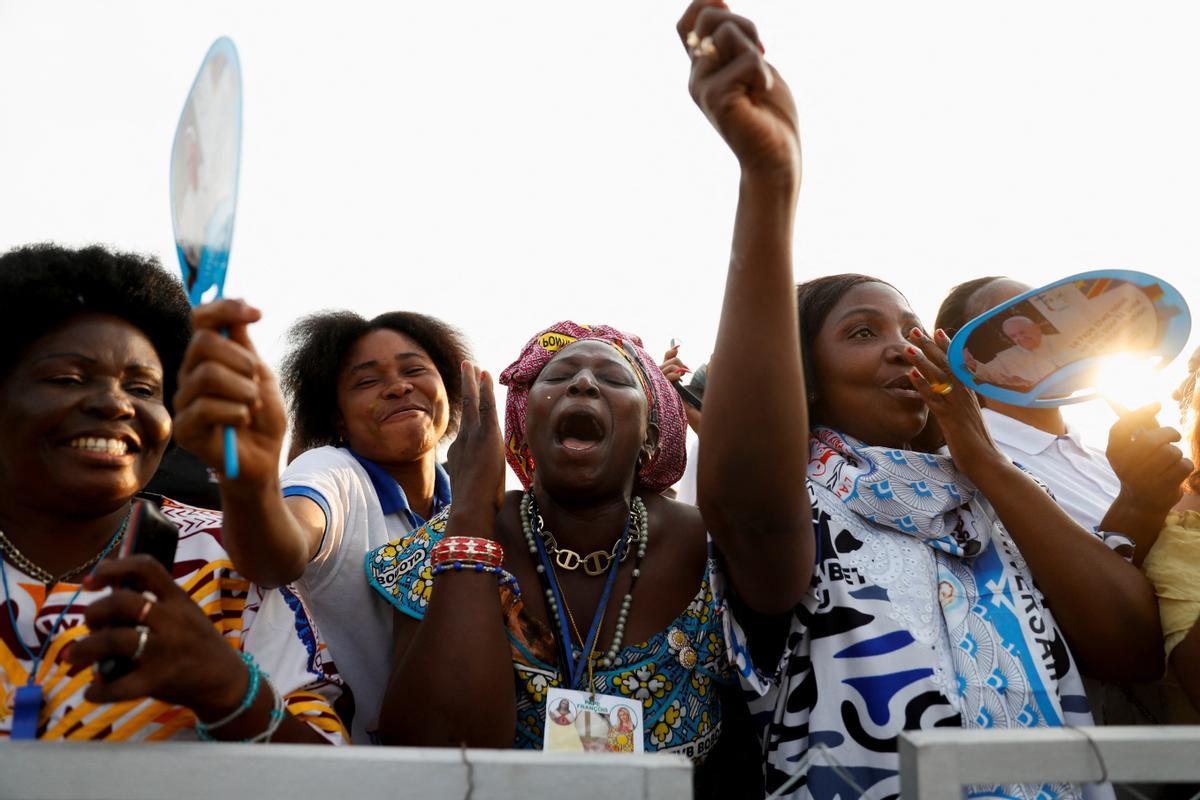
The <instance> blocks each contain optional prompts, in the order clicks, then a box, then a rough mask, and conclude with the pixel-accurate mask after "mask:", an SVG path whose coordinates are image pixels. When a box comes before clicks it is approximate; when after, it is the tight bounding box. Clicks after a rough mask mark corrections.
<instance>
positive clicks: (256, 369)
mask: <svg viewBox="0 0 1200 800" xmlns="http://www.w3.org/2000/svg"><path fill="white" fill-rule="evenodd" d="M260 317H261V314H260V313H259V312H258V310H257V309H254V308H252V307H251V306H249V305H247V304H246V303H244V302H242V301H240V300H218V301H217V302H215V303H210V304H208V305H205V306H200V307H199V308H197V309H196V310H195V311H194V312H193V315H192V321H193V327H194V331H195V333H193V335H192V341H191V344H189V346H188V350H187V353H186V355H185V356H184V361H183V366H182V367H181V368H180V371H179V390H178V391H177V392H176V394H175V438H176V439H177V440H178V441H179V442H180V444H182V445H183V446H184V447H186V448H187V449H189V450H191V451H192V452H193V453H195V454H196V455H197V456H199V457H200V458H201V459H203V460H204V461H205V462H206V463H207V464H208V465H209V466H211V467H213V468H214V469H217V470H218V473H220V470H221V467H222V465H223V464H224V438H223V429H224V427H225V426H226V425H233V426H234V427H236V428H237V432H238V436H237V443H238V464H239V467H240V474H239V475H238V478H237V480H229V479H228V478H226V477H224V475H222V476H221V478H220V487H221V503H222V507H223V511H224V517H225V521H224V526H223V529H222V532H221V537H222V543H223V544H224V546H225V548H226V549H227V550H228V551H229V555H230V557H231V558H232V559H233V563H234V564H235V565H236V566H237V568H238V571H239V572H241V573H242V574H243V575H245V576H246V577H247V578H249V579H250V580H251V581H253V582H255V583H257V584H258V585H260V586H264V587H275V586H281V585H283V584H286V583H290V582H291V581H294V580H296V579H297V578H299V577H300V576H301V575H302V574H303V572H304V568H305V567H306V566H307V564H308V563H309V561H311V560H312V558H313V556H315V555H316V553H317V550H318V548H319V547H320V544H321V539H322V537H323V535H324V533H325V528H326V523H327V521H326V519H325V515H324V512H323V511H322V509H321V508H320V506H318V505H317V504H316V503H315V502H313V501H312V500H310V499H308V498H304V497H289V498H286V499H285V498H284V497H283V494H282V492H281V491H280V484H279V455H280V451H281V448H282V446H283V434H284V431H285V430H286V428H287V421H286V418H285V415H284V412H283V400H282V397H281V396H280V393H279V386H278V384H277V383H276V381H275V376H274V375H272V374H271V370H270V369H269V368H268V367H267V366H266V364H264V363H263V362H262V360H261V359H259V357H258V354H257V353H256V352H255V349H254V344H253V343H252V342H251V341H250V337H249V333H248V330H247V328H248V326H249V325H250V324H251V323H253V322H256V321H257V320H258V319H259V318H260ZM222 330H227V331H228V332H229V336H228V338H226V337H223V336H222V335H221V333H220V331H222Z"/></svg>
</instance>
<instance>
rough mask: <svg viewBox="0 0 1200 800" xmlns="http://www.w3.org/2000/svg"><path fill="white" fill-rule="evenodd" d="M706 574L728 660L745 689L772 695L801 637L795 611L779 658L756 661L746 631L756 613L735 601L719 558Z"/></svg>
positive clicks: (752, 623)
mask: <svg viewBox="0 0 1200 800" xmlns="http://www.w3.org/2000/svg"><path fill="white" fill-rule="evenodd" d="M709 576H710V581H711V585H712V589H713V595H714V596H715V597H716V598H719V600H718V602H719V604H720V616H721V629H722V633H723V634H724V637H725V647H726V657H727V659H728V661H729V663H730V664H731V665H732V666H733V670H734V672H735V673H736V674H737V676H738V678H739V679H740V680H741V684H742V686H743V687H744V688H745V689H747V690H748V691H750V692H751V693H752V694H755V695H757V696H758V697H760V698H762V697H768V696H770V695H772V694H773V693H774V692H776V691H778V690H779V687H780V684H781V682H782V677H783V676H784V675H785V674H786V672H787V668H788V663H789V662H790V660H791V656H792V644H793V642H795V641H798V640H799V638H800V636H799V635H797V634H798V631H797V629H796V626H797V624H798V619H797V618H796V616H795V614H792V615H790V617H789V619H790V620H791V622H790V623H789V624H790V625H791V630H790V631H789V632H788V634H787V637H786V641H785V642H784V647H783V649H782V650H781V651H780V653H779V658H778V659H775V658H771V659H770V660H769V661H766V660H764V661H763V662H761V663H756V662H755V660H754V657H753V656H752V655H751V652H752V649H751V644H750V635H749V634H748V633H747V628H750V629H753V628H754V624H755V622H756V621H757V620H756V619H755V613H754V612H753V611H750V610H748V609H746V608H745V607H744V606H742V605H741V604H740V603H738V602H737V599H736V597H735V596H734V595H733V593H732V587H730V585H729V584H728V582H727V579H726V577H725V575H724V573H723V571H722V570H721V568H720V561H719V560H718V559H713V560H712V561H711V562H710V571H709Z"/></svg>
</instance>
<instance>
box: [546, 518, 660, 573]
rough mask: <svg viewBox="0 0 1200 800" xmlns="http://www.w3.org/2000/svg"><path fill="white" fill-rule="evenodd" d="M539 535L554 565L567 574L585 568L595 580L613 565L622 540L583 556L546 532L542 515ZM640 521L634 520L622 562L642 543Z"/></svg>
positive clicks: (618, 539) (622, 555)
mask: <svg viewBox="0 0 1200 800" xmlns="http://www.w3.org/2000/svg"><path fill="white" fill-rule="evenodd" d="M537 521H538V534H540V535H541V537H542V541H543V542H545V544H546V554H547V555H548V556H550V557H551V558H553V559H554V563H555V564H556V565H558V567H559V568H560V569H565V570H566V571H567V572H574V571H575V570H577V569H579V568H580V567H581V566H582V567H583V571H584V572H586V573H587V574H588V575H590V576H592V577H593V578H594V577H596V576H597V575H603V574H604V573H606V572H608V567H609V565H610V564H612V562H613V559H615V558H616V557H617V550H618V549H619V548H620V546H621V539H622V538H624V537H618V538H617V540H616V541H615V542H613V546H612V548H611V549H609V550H595V551H593V552H591V553H588V554H587V555H586V556H581V555H579V553H577V552H575V551H574V550H571V549H570V548H567V547H561V546H560V545H559V544H558V540H557V539H555V538H554V534H553V533H551V532H550V531H548V530H546V523H545V521H544V520H543V519H542V515H541V514H538V518H537ZM639 523H640V520H638V519H634V521H633V525H631V526H630V527H631V528H632V530H631V531H630V533H629V546H627V547H626V548H625V552H624V553H622V554H621V562H622V563H624V561H625V559H627V558H629V553H630V551H631V550H633V549H634V547H633V546H634V545H637V544H638V543H640V542H641V541H642V530H643V528H644V526H642V525H641V524H639Z"/></svg>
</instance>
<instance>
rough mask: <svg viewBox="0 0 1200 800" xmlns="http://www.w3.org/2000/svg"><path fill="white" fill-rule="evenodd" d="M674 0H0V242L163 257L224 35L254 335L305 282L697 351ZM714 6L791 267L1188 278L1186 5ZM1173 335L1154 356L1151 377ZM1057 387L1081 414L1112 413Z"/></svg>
mask: <svg viewBox="0 0 1200 800" xmlns="http://www.w3.org/2000/svg"><path fill="white" fill-rule="evenodd" d="M683 7H684V4H683V3H676V2H665V1H664V0H646V1H644V2H636V3H625V4H616V5H614V4H604V5H596V4H586V3H572V2H562V0H528V1H527V2H524V3H520V4H499V3H487V2H478V1H475V2H457V3H455V2H442V3H426V4H409V3H403V4H402V3H387V4H385V3H366V2H349V1H347V0H342V2H338V3H312V2H309V3H303V2H286V3H284V2H253V3H246V2H232V1H230V0H223V1H221V2H206V3H196V2H183V1H182V0H155V1H154V2H105V3H95V2H85V1H84V0H78V1H77V2H52V1H43V0H36V1H35V0H0V250H3V249H7V248H9V247H12V246H14V245H18V244H22V243H26V242H31V241H39V240H48V239H52V240H57V241H60V242H64V243H68V244H84V243H90V242H103V243H108V244H112V245H115V246H117V247H120V248H124V249H133V250H140V251H147V252H151V253H154V254H156V255H158V256H159V258H160V259H162V261H163V263H164V264H165V265H167V266H168V267H169V268H170V269H172V270H174V269H175V268H176V266H177V265H176V260H175V254H174V245H173V239H172V234H171V219H170V213H169V208H168V200H167V179H168V171H167V166H168V160H169V155H170V147H171V139H172V136H173V133H174V130H175V124H176V122H177V119H178V115H179V111H180V108H181V106H182V104H183V100H184V97H185V95H186V93H187V91H188V88H189V87H190V85H191V81H192V78H193V76H194V74H195V71H196V69H197V68H198V66H199V64H200V61H201V59H202V57H203V56H204V53H205V52H206V50H207V48H208V46H209V44H210V43H211V42H212V40H213V39H214V38H216V37H217V36H219V35H229V36H231V37H232V38H233V39H234V41H235V42H236V43H237V45H238V48H239V50H240V54H241V61H242V69H243V73H244V78H245V134H244V137H245V138H244V151H243V157H242V182H241V196H240V202H239V209H238V212H239V213H238V220H237V225H236V233H235V237H234V247H233V253H232V258H231V263H230V273H229V280H228V283H227V286H226V292H227V294H229V295H231V296H243V297H245V298H247V299H248V300H250V301H251V302H253V303H255V304H257V305H259V306H260V307H261V308H263V310H264V312H265V319H264V321H263V322H262V323H261V325H260V326H259V327H258V330H257V331H256V340H257V342H258V344H259V348H260V350H261V351H263V352H264V353H265V355H266V356H267V358H269V359H270V360H271V361H272V363H277V362H278V360H279V358H280V356H281V355H282V353H283V351H284V336H283V334H284V332H285V330H286V328H287V326H288V325H289V323H291V322H292V321H293V320H295V319H296V318H297V317H298V316H300V315H302V314H304V313H308V312H311V311H314V310H317V309H323V308H350V309H354V310H356V311H358V312H360V313H362V314H364V315H367V316H371V315H374V314H376V313H379V312H382V311H385V310H390V309H398V308H404V309H413V310H419V311H423V312H426V313H430V314H434V315H436V316H439V317H443V318H445V319H446V320H447V321H450V322H451V323H453V324H456V325H458V326H459V327H461V328H462V329H463V330H464V331H465V332H466V333H467V335H468V336H469V337H470V339H471V341H472V342H473V344H474V348H475V351H476V353H477V355H478V357H479V360H480V361H481V362H482V363H483V365H484V366H485V367H487V368H489V369H491V370H493V371H494V372H496V373H498V372H499V371H500V370H501V369H502V368H503V367H504V366H505V365H506V364H507V363H508V362H509V361H511V360H512V358H514V357H515V356H516V354H517V352H518V351H519V349H520V347H521V346H522V344H523V343H524V341H525V340H526V339H527V338H528V337H529V336H530V335H531V334H533V333H534V332H535V331H536V330H537V329H538V328H539V327H541V326H544V325H546V324H547V323H549V322H552V321H554V320H557V319H563V318H573V319H576V320H578V321H582V322H606V323H609V324H613V325H616V326H618V327H621V328H624V329H626V330H629V331H633V332H636V333H639V334H640V335H641V336H642V338H643V339H644V340H645V342H646V345H647V347H648V348H649V349H650V351H651V352H653V353H660V352H661V351H663V350H664V349H665V348H666V347H667V343H668V340H669V339H670V338H671V337H672V336H677V337H679V338H681V339H682V340H683V342H684V349H683V352H682V356H683V357H684V359H685V361H686V362H687V363H688V364H689V365H690V366H692V367H696V366H699V364H700V363H701V362H702V361H704V360H706V358H707V354H708V353H709V352H710V350H711V347H712V344H713V339H714V336H715V328H716V319H717V314H718V311H719V308H720V299H721V292H722V287H723V281H724V271H725V265H726V257H727V253H728V247H729V236H730V229H731V222H732V216H733V206H734V202H735V195H736V188H737V170H736V164H735V162H734V160H733V158H732V156H730V155H729V154H728V152H727V151H726V150H725V148H724V145H723V144H722V142H721V141H720V139H719V138H718V137H717V135H716V134H715V132H713V131H712V130H711V129H710V128H709V127H708V124H707V123H706V122H705V121H704V119H703V117H702V116H701V114H700V112H699V111H698V110H697V109H696V108H695V107H694V106H693V104H692V102H691V99H690V98H689V97H688V94H687V88H686V85H687V71H688V61H687V58H686V56H685V54H684V52H683V50H682V48H681V47H680V45H679V43H678V41H677V39H676V35H675V31H674V23H675V19H676V17H677V16H678V14H679V13H680V12H681V11H682V9H683ZM735 10H737V11H739V12H740V13H744V14H746V15H748V16H751V17H752V18H753V19H755V20H756V21H757V22H758V24H759V28H760V31H761V33H762V38H763V41H764V42H765V44H766V47H767V55H768V57H769V58H770V59H771V60H772V61H773V62H774V63H775V64H776V65H777V66H778V68H779V69H780V71H781V72H782V73H783V75H784V76H785V77H786V78H787V80H788V81H789V82H790V83H791V85H792V88H793V91H794V93H795V95H796V98H797V102H798V104H799V108H800V114H801V120H802V125H803V131H802V134H803V144H804V151H805V179H804V188H803V190H802V199H801V203H800V209H799V221H798V238H797V244H796V273H797V278H798V279H802V278H805V277H811V276H816V275H820V274H825V273H830V272H843V271H855V272H867V273H871V274H876V275H879V276H880V277H883V278H886V279H888V280H890V281H892V282H894V283H895V284H896V285H897V286H899V287H900V288H901V289H902V290H903V291H905V292H906V293H907V294H908V296H909V298H910V299H911V300H912V302H913V304H914V306H915V308H916V309H917V312H918V313H919V314H920V315H921V316H922V317H923V318H924V319H925V320H926V321H928V322H930V323H932V320H933V315H934V312H935V311H936V309H937V306H938V304H939V303H940V301H941V299H942V297H943V295H944V294H945V292H946V290H947V289H949V287H950V286H952V285H953V284H955V283H958V282H960V281H962V280H966V279H969V278H972V277H976V276H980V275H985V274H1005V275H1010V276H1012V277H1015V278H1018V279H1021V280H1024V281H1027V282H1029V283H1033V284H1040V283H1046V282H1049V281H1050V280H1053V279H1056V278H1060V277H1064V276H1066V275H1068V274H1071V273H1074V272H1080V271H1084V270H1088V269H1096V268H1102V267H1125V268H1133V269H1141V270H1144V271H1147V272H1151V273H1154V274H1156V275H1159V276H1160V277H1162V278H1165V279H1167V280H1168V281H1170V282H1172V283H1174V284H1175V285H1176V286H1177V287H1178V288H1179V289H1180V290H1181V291H1182V292H1183V293H1184V295H1185V296H1187V297H1190V298H1194V299H1195V298H1200V271H1198V270H1197V268H1196V265H1197V264H1198V263H1200V225H1197V219H1198V218H1200V156H1198V154H1197V143H1200V107H1198V106H1197V104H1196V103H1195V86H1194V84H1195V82H1196V76H1198V75H1200V48H1197V47H1196V46H1195V32H1196V31H1197V30H1198V29H1200V6H1198V5H1195V4H1193V3H1189V2H1182V1H1181V0H1175V1H1174V2H1158V3H1153V4H1146V3H1136V2H1132V0H1129V1H1128V2H1097V1H1096V0H1088V1H1086V2H1085V1H1084V0H1069V1H1068V0H1061V2H1056V3H1051V4H1047V3H1044V2H1033V0H1016V1H1015V2H1008V3H1004V4H1002V5H996V4H991V5H985V4H975V3H962V2H958V1H957V0H955V1H951V0H927V1H922V2H906V3H897V2H894V0H864V1H862V2H856V3H816V2H801V1H799V0H745V2H741V3H736V5H735ZM1195 338H1196V337H1193V342H1192V343H1191V347H1194V346H1195V345H1196V340H1195ZM763 346H764V347H768V348H769V347H771V346H772V343H771V342H769V341H764V342H763ZM1187 352H1190V348H1189V350H1188V351H1187ZM1185 361H1186V352H1185V354H1184V357H1183V358H1182V359H1181V360H1180V361H1179V362H1177V364H1176V365H1174V367H1173V368H1172V369H1170V370H1169V371H1168V373H1167V375H1166V376H1165V377H1164V380H1163V381H1162V383H1161V386H1159V387H1157V388H1158V391H1159V392H1160V395H1161V396H1162V397H1163V399H1164V401H1166V403H1167V404H1168V406H1169V405H1170V403H1169V400H1167V398H1166V393H1167V392H1168V391H1169V388H1170V386H1172V385H1173V383H1174V382H1175V380H1177V378H1178V377H1179V375H1180V374H1181V372H1182V364H1183V362H1185ZM746 394H747V402H753V401H754V397H753V395H754V392H753V387H747V390H746ZM1070 417H1071V419H1073V420H1075V421H1076V422H1078V423H1080V424H1081V425H1083V426H1085V428H1086V430H1087V432H1088V434H1089V438H1091V439H1092V440H1093V441H1096V442H1102V440H1103V437H1104V433H1105V429H1106V427H1107V424H1108V422H1109V421H1110V420H1111V414H1110V412H1109V411H1108V410H1107V409H1106V408H1104V407H1102V406H1101V404H1099V403H1096V404H1091V405H1090V406H1088V407H1082V408H1076V409H1073V410H1072V411H1071V414H1070ZM1164 419H1168V420H1171V421H1173V420H1174V411H1173V409H1172V408H1168V412H1167V413H1166V414H1165V415H1164Z"/></svg>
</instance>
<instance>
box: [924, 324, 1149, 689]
mask: <svg viewBox="0 0 1200 800" xmlns="http://www.w3.org/2000/svg"><path fill="white" fill-rule="evenodd" d="M935 336H936V340H934V339H930V338H929V337H927V336H925V335H924V334H923V333H922V332H921V331H919V330H914V331H913V333H912V336H911V337H910V339H911V342H912V346H911V347H910V349H909V350H908V351H907V353H906V357H907V358H908V360H909V362H910V363H911V364H912V365H913V369H912V371H911V372H910V376H911V377H912V381H913V385H914V386H915V387H916V389H917V391H919V392H920V393H921V396H922V398H923V399H924V400H925V402H926V404H927V405H928V406H929V409H930V412H931V413H932V414H934V415H935V416H936V417H937V421H938V424H939V426H940V427H941V430H942V433H943V435H944V437H945V440H946V444H947V446H948V447H949V449H950V454H951V456H952V457H953V459H954V463H955V464H956V465H957V466H958V468H959V469H960V470H962V471H963V473H964V474H965V475H966V476H967V478H968V479H969V480H970V481H971V482H972V483H973V484H974V485H975V486H976V487H977V488H978V489H979V491H980V492H981V493H982V494H983V496H984V497H985V498H987V500H988V502H989V503H990V504H991V506H992V508H993V509H994V510H995V512H996V514H997V516H998V517H999V518H1000V521H1001V522H1002V523H1003V524H1004V527H1005V529H1006V530H1007V531H1008V533H1009V535H1010V536H1012V539H1013V541H1014V542H1015V543H1016V545H1017V547H1018V549H1019V550H1020V552H1021V556H1022V557H1023V558H1024V559H1025V562H1026V563H1027V564H1028V565H1029V569H1030V571H1031V573H1032V574H1033V577H1034V579H1035V580H1036V582H1037V587H1038V589H1039V590H1040V591H1041V592H1042V594H1043V596H1044V597H1045V600H1046V604H1047V606H1049V608H1050V609H1051V610H1052V611H1053V612H1054V616H1055V618H1056V619H1057V621H1058V624H1059V626H1060V627H1061V628H1062V631H1063V633H1064V634H1065V635H1066V637H1067V640H1068V642H1069V644H1070V647H1071V652H1072V653H1073V654H1074V656H1075V658H1076V660H1077V661H1078V663H1079V665H1080V669H1081V670H1082V671H1083V672H1084V673H1085V674H1087V675H1090V676H1092V677H1095V678H1100V679H1111V680H1151V679H1153V678H1156V677H1158V676H1160V675H1161V674H1162V665H1163V655H1162V631H1161V627H1160V625H1159V619H1158V608H1157V604H1156V602H1155V599H1154V591H1153V588H1152V587H1151V586H1150V584H1149V582H1148V581H1147V580H1146V579H1145V578H1144V577H1143V576H1142V574H1141V573H1140V572H1139V571H1138V570H1137V568H1136V567H1134V566H1133V565H1132V564H1130V563H1129V562H1128V561H1126V560H1125V559H1123V558H1122V557H1121V556H1119V555H1118V554H1117V553H1115V552H1113V551H1112V550H1110V549H1109V548H1108V547H1107V546H1106V545H1105V544H1104V543H1103V542H1101V541H1100V540H1099V539H1098V538H1096V537H1095V536H1093V535H1092V534H1090V533H1089V532H1087V531H1085V530H1084V529H1083V528H1082V527H1081V526H1080V525H1079V524H1078V523H1076V522H1075V521H1074V520H1072V519H1071V518H1070V516H1068V515H1067V513H1066V512H1065V511H1063V510H1062V509H1061V508H1060V507H1059V505H1058V504H1057V503H1056V502H1054V499H1053V498H1052V497H1051V496H1050V495H1049V494H1047V493H1046V492H1045V491H1043V490H1042V489H1041V488H1040V487H1039V486H1038V485H1037V484H1036V483H1034V481H1033V480H1032V479H1031V478H1029V477H1028V475H1026V474H1025V472H1024V471H1023V470H1021V469H1020V468H1019V467H1017V466H1016V465H1014V464H1013V463H1012V462H1011V461H1010V460H1009V459H1008V458H1007V457H1006V456H1004V455H1003V453H1001V452H1000V450H999V449H998V448H997V447H996V444H995V442H993V441H992V438H991V436H990V434H989V433H988V431H987V426H986V424H985V423H984V421H983V416H982V414H981V413H980V410H979V403H978V401H977V400H976V398H975V395H974V394H973V393H971V392H970V391H968V390H967V388H966V387H965V386H963V384H962V383H961V382H960V381H958V379H957V378H956V377H955V376H954V375H953V374H952V372H951V371H950V368H949V364H948V362H947V359H946V348H947V347H948V346H949V339H948V337H946V335H945V333H944V332H942V331H938V332H937V333H936V334H935ZM934 383H944V384H949V385H950V386H951V387H952V389H951V391H950V392H949V393H947V394H939V393H937V392H934V391H933V390H932V388H931V384H934Z"/></svg>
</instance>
